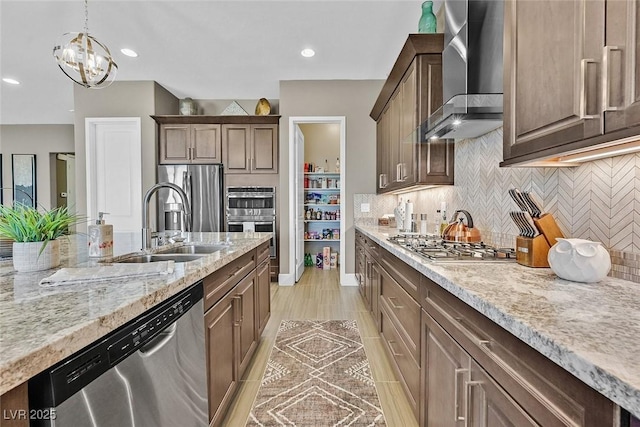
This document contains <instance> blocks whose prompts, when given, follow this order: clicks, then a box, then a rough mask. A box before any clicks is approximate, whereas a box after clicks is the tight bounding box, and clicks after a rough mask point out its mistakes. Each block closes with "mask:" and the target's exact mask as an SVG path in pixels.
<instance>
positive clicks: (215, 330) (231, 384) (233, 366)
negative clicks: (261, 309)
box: [204, 293, 239, 426]
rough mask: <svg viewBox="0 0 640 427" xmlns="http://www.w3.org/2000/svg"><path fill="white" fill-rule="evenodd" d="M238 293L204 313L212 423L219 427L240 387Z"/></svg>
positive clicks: (223, 299) (229, 295)
mask: <svg viewBox="0 0 640 427" xmlns="http://www.w3.org/2000/svg"><path fill="white" fill-rule="evenodd" d="M234 297H235V295H234V294H233V293H232V294H228V295H227V296H226V297H224V298H222V299H221V300H220V301H218V302H217V303H216V304H214V305H213V307H211V309H210V310H209V311H207V312H206V313H205V315H204V324H205V333H206V340H205V345H206V349H207V384H208V391H209V423H210V424H211V425H214V426H218V425H220V424H221V423H222V419H223V417H224V414H225V412H226V410H227V408H228V407H229V404H230V403H231V398H232V397H233V394H234V392H235V390H236V388H237V386H238V365H237V357H236V354H237V351H236V346H237V345H238V331H237V327H236V323H237V318H238V317H239V314H238V312H237V310H236V309H235V308H236V305H237V303H235V301H236V299H234Z"/></svg>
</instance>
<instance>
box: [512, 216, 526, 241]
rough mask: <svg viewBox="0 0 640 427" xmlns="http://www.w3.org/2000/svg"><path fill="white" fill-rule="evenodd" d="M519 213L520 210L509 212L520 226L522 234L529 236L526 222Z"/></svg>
mask: <svg viewBox="0 0 640 427" xmlns="http://www.w3.org/2000/svg"><path fill="white" fill-rule="evenodd" d="M519 214H520V211H513V212H509V216H511V219H512V220H513V222H514V223H515V224H516V226H517V227H518V230H519V231H520V236H523V237H527V234H526V230H525V227H524V223H523V222H522V220H521V219H520V216H519Z"/></svg>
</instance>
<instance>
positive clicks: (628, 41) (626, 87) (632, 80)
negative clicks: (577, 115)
mask: <svg viewBox="0 0 640 427" xmlns="http://www.w3.org/2000/svg"><path fill="white" fill-rule="evenodd" d="M606 16H607V22H606V26H605V28H606V35H605V47H604V50H603V67H604V70H603V73H604V78H603V84H604V88H603V97H604V99H603V102H602V105H603V109H604V119H605V124H604V130H605V133H609V132H613V131H615V130H618V129H623V128H626V127H632V126H638V125H640V73H638V71H637V70H639V69H640V51H639V46H640V6H638V2H637V1H635V0H623V1H620V0H618V1H608V2H607V13H606Z"/></svg>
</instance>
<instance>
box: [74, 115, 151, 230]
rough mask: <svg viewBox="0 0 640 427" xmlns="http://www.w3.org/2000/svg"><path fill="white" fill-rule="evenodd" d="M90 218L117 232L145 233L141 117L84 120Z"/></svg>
mask: <svg viewBox="0 0 640 427" xmlns="http://www.w3.org/2000/svg"><path fill="white" fill-rule="evenodd" d="M85 129H86V131H85V132H86V148H87V211H88V212H87V214H88V216H89V218H90V219H91V222H92V223H93V222H94V220H95V219H96V218H97V214H98V212H108V213H109V215H108V216H106V217H105V219H106V221H107V223H108V224H113V229H114V231H118V232H122V231H125V232H132V231H133V232H135V231H140V230H141V229H142V136H141V130H140V118H139V117H123V118H87V119H85Z"/></svg>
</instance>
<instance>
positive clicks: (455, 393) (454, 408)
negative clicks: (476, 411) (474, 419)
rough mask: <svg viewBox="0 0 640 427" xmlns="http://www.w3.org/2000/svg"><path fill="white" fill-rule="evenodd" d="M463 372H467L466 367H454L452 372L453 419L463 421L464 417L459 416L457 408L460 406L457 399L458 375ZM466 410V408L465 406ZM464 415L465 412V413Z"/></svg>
mask: <svg viewBox="0 0 640 427" xmlns="http://www.w3.org/2000/svg"><path fill="white" fill-rule="evenodd" d="M465 372H469V370H468V369H465V368H456V369H455V371H454V373H453V381H454V382H453V398H454V407H453V420H454V421H464V420H465V417H464V416H460V411H459V410H458V409H459V407H460V402H459V401H458V400H459V396H458V395H459V394H460V393H459V390H458V375H460V374H464V373H465ZM465 411H466V408H465ZM465 415H466V414H465Z"/></svg>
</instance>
